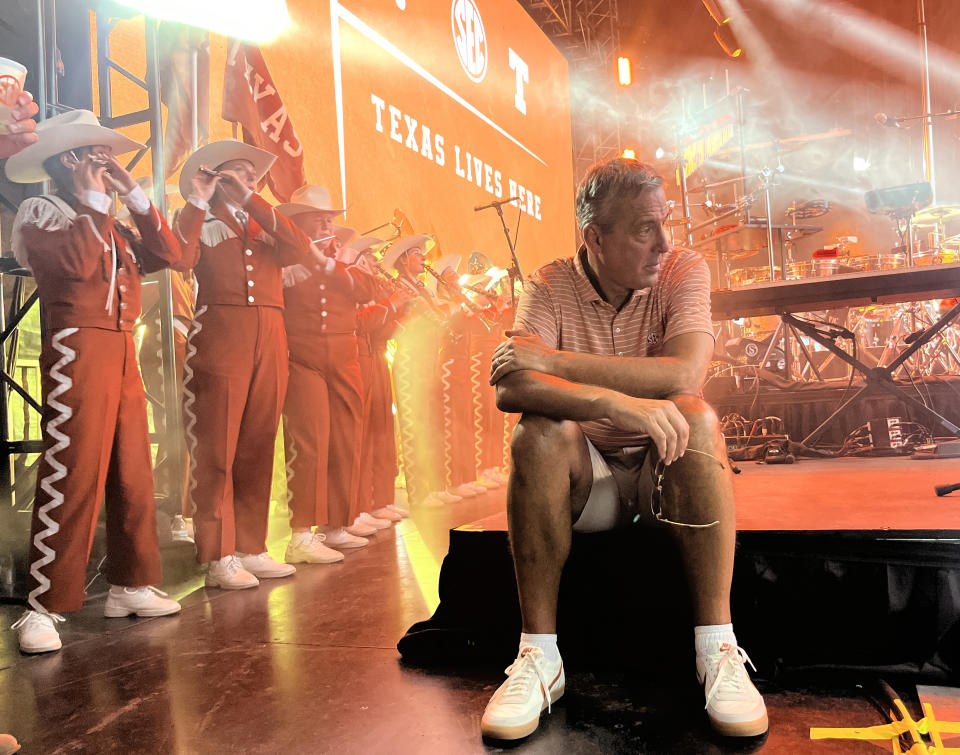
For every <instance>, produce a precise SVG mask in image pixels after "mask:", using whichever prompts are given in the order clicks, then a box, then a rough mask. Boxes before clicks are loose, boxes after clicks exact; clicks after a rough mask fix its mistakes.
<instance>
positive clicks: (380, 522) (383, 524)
mask: <svg viewBox="0 0 960 755" xmlns="http://www.w3.org/2000/svg"><path fill="white" fill-rule="evenodd" d="M357 522H360V523H361V524H366V525H367V526H368V527H373V528H374V529H377V530H388V529H390V520H389V519H378V518H377V517H375V516H374V515H373V514H371V513H370V512H369V511H364V512H362V513H361V514H360V516H358V517H357V518H356V519H355V520H354V524H356V523H357Z"/></svg>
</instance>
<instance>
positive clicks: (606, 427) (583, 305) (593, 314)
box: [514, 247, 714, 450]
mask: <svg viewBox="0 0 960 755" xmlns="http://www.w3.org/2000/svg"><path fill="white" fill-rule="evenodd" d="M585 255H586V250H585V249H584V248H583V247H581V248H580V250H579V251H578V252H577V254H576V256H574V257H564V258H561V259H557V260H554V261H553V262H550V263H548V264H546V265H544V266H543V267H541V268H540V269H538V270H537V271H536V272H535V273H534V274H533V275H532V276H530V278H529V279H528V280H527V282H526V285H525V286H524V289H523V294H522V295H521V296H520V301H519V303H518V305H517V316H516V319H515V320H514V327H515V328H516V329H520V330H525V331H527V332H529V333H533V334H535V335H537V336H539V337H540V339H541V340H542V341H543V342H544V343H545V344H546V345H547V346H548V347H549V348H551V349H558V350H560V351H579V352H582V353H586V354H597V355H598V356H607V357H617V356H623V357H656V356H660V355H661V354H662V353H663V345H664V344H665V343H666V342H667V341H669V340H670V339H671V338H675V337H676V336H679V335H682V334H684V333H709V334H710V335H711V336H713V335H714V333H713V326H712V322H711V317H710V268H709V267H708V266H707V263H706V262H705V261H704V259H703V257H701V256H700V255H699V254H698V253H697V252H693V251H690V250H689V249H679V248H678V249H671V250H670V251H669V252H666V253H665V254H664V255H663V256H662V257H661V258H660V272H659V274H658V276H657V281H656V283H654V285H653V286H651V287H650V288H645V289H641V290H637V291H634V292H633V293H632V294H631V295H630V297H629V298H628V299H627V301H626V302H624V304H623V305H622V306H621V307H620V309H619V311H618V310H616V309H614V307H613V306H612V305H610V304H608V303H607V302H606V301H604V299H603V297H602V296H601V295H600V294H599V293H598V292H597V290H596V289H595V288H594V287H593V284H592V283H591V281H590V278H589V277H588V275H587V273H586V271H585V270H584V267H583V257H584V256H585ZM580 426H581V428H582V429H583V432H584V435H586V436H587V437H588V438H589V439H590V441H591V442H592V443H593V444H594V445H595V446H596V447H597V448H598V449H600V450H614V449H619V448H625V447H629V446H639V445H644V444H645V443H646V442H647V440H648V437H649V436H646V435H639V434H637V433H634V432H625V431H623V430H618V429H617V428H615V427H614V426H613V425H612V424H611V423H610V422H609V421H607V420H601V421H591V422H581V423H580Z"/></svg>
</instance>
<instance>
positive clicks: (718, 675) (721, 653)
mask: <svg viewBox="0 0 960 755" xmlns="http://www.w3.org/2000/svg"><path fill="white" fill-rule="evenodd" d="M745 663H749V664H750V666H751V667H753V662H752V661H751V660H750V656H748V655H747V653H746V651H745V650H744V649H743V648H741V647H738V646H736V645H731V644H730V643H728V642H724V643H722V644H720V646H719V649H718V650H717V652H716V653H710V654H698V655H697V678H698V679H699V680H700V684H701V685H702V686H703V690H704V694H705V695H706V701H707V704H706V706H704V707H705V708H706V710H707V717H708V718H709V719H710V725H711V726H713V728H714V729H715V730H716V731H717V732H718V733H720V734H723V735H724V736H727V737H755V736H758V735H760V734H763V733H764V732H765V731H766V730H767V727H768V722H767V708H766V706H765V705H764V703H763V697H761V695H760V692H759V691H757V688H756V687H755V686H753V682H752V681H750V675H749V674H748V673H747V668H746V665H745ZM753 670H754V671H756V668H754V669H753Z"/></svg>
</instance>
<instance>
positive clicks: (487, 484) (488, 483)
mask: <svg viewBox="0 0 960 755" xmlns="http://www.w3.org/2000/svg"><path fill="white" fill-rule="evenodd" d="M470 484H471V485H473V486H474V487H475V488H480V489H481V490H483V491H487V490H496V489H497V488H499V487H500V483H499V482H494V481H493V480H491V479H489V478H486V477H480V478H478V479H476V480H473V481H472V482H471V483H470Z"/></svg>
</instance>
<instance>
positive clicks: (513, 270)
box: [496, 204, 523, 315]
mask: <svg viewBox="0 0 960 755" xmlns="http://www.w3.org/2000/svg"><path fill="white" fill-rule="evenodd" d="M496 210H497V215H499V216H500V224H501V225H502V226H503V235H504V236H506V237H507V246H508V247H509V248H510V259H511V260H512V261H513V262H512V264H511V265H510V267H509V268H508V270H507V274H508V275H509V276H510V306H511V307H512V309H513V312H514V315H516V312H517V293H516V281H518V280H519V281H520V286H521V287H522V286H523V273H522V272H521V270H520V260H518V259H517V250H516V248H515V247H514V245H513V239H511V238H510V228H508V227H507V221H506V220H504V218H503V206H502V205H500V204H498V205H496Z"/></svg>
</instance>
